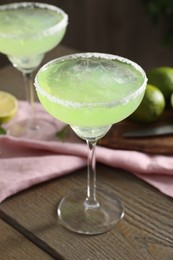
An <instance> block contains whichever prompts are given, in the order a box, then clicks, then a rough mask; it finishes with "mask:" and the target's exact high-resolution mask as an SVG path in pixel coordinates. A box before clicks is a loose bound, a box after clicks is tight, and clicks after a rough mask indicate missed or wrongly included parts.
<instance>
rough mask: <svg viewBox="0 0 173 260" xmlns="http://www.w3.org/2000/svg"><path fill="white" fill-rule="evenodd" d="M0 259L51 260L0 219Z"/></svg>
mask: <svg viewBox="0 0 173 260" xmlns="http://www.w3.org/2000/svg"><path fill="white" fill-rule="evenodd" d="M0 259H1V260H10V259H11V260H12V259H26V260H29V259H35V260H51V259H53V258H52V257H50V256H49V255H48V254H46V253H45V252H44V251H42V250H41V249H40V248H39V247H37V246H36V245H34V244H33V243H32V242H31V241H29V240H28V239H27V238H25V237H24V236H23V235H21V234H20V233H19V232H17V231H16V230H15V229H13V228H12V227H11V226H9V225H8V224H6V223H5V222H4V221H2V220H1V219H0Z"/></svg>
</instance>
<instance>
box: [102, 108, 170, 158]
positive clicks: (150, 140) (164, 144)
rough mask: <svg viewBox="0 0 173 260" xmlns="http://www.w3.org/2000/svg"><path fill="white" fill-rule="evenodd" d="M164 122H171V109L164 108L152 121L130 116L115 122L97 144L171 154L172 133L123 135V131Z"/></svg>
mask: <svg viewBox="0 0 173 260" xmlns="http://www.w3.org/2000/svg"><path fill="white" fill-rule="evenodd" d="M165 124H173V110H172V109H171V108H170V109H168V110H166V111H165V112H164V113H163V115H162V116H161V117H160V118H159V119H158V120H157V121H156V122H153V123H139V122H135V121H132V120H131V119H130V118H127V119H125V120H123V121H122V122H120V123H118V124H115V125H114V126H113V127H112V128H111V130H110V131H109V132H108V133H107V134H106V136H105V137H103V138H102V139H101V140H100V141H99V144H100V145H102V146H105V147H109V148H113V149H125V150H136V151H140V152H146V153H151V154H167V155H172V154H173V133H172V134H170V135H165V136H152V137H138V138H135V137H128V138H126V137H123V133H126V132H128V131H134V130H140V129H142V130H144V129H145V128H146V129H147V128H150V127H157V126H161V125H165Z"/></svg>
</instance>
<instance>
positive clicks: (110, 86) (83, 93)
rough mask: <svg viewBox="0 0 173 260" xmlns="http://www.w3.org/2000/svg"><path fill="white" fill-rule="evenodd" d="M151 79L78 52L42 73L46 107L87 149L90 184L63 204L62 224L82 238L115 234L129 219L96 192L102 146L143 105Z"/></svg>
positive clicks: (118, 62) (39, 80)
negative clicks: (98, 147) (99, 145)
mask: <svg viewBox="0 0 173 260" xmlns="http://www.w3.org/2000/svg"><path fill="white" fill-rule="evenodd" d="M146 84H147V78H146V75H145V72H144V71H143V69H142V68H141V67H140V66H139V65H137V64H136V63H134V62H132V61H130V60H128V59H125V58H122V57H119V56H115V55H110V54H101V53H79V54H73V55H68V56H65V57H61V58H58V59H55V60H53V61H50V62H49V63H47V64H45V65H44V66H43V67H42V68H41V69H40V70H39V72H38V73H37V75H36V78H35V86H36V91H37V94H38V97H39V99H40V102H41V103H42V105H43V107H44V108H45V109H46V110H47V111H48V113H50V114H51V115H52V116H54V117H55V118H57V119H59V120H61V121H63V122H65V123H67V124H69V125H70V126H71V128H72V129H73V131H74V132H75V133H76V134H77V135H78V136H79V137H80V138H82V139H84V140H86V142H87V145H88V170H87V185H86V189H85V190H77V191H74V192H71V193H70V194H69V195H67V196H66V197H64V198H62V200H61V201H60V203H59V205H58V208H57V214H58V217H59V220H60V223H61V224H62V225H63V226H65V227H66V228H68V229H70V230H71V231H74V232H77V233H81V234H89V235H93V234H100V233H103V232H106V231H108V230H110V229H111V228H112V227H113V226H114V225H115V224H116V223H117V222H118V221H119V220H120V219H122V217H123V216H124V209H123V205H122V202H121V200H120V199H119V198H118V197H117V196H116V195H115V192H113V191H111V189H109V187H107V188H106V190H99V189H97V187H96V168H95V164H96V161H95V148H96V143H97V141H98V140H99V139H100V138H102V137H103V136H104V135H105V134H106V133H107V132H108V131H109V129H110V127H111V126H112V124H114V123H117V122H119V121H121V120H123V119H124V118H126V117H127V116H129V115H130V114H131V113H133V112H134V111H135V110H136V108H137V107H138V106H139V104H140V102H141V101H142V98H143V95H144V92H145V88H146Z"/></svg>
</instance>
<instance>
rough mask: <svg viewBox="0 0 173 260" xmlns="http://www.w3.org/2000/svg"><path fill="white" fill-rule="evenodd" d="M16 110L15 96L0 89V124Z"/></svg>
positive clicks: (5, 121)
mask: <svg viewBox="0 0 173 260" xmlns="http://www.w3.org/2000/svg"><path fill="white" fill-rule="evenodd" d="M17 110H18V101H17V98H16V97H15V96H13V95H12V94H10V93H8V92H5V91H0V125H1V124H4V123H7V122H8V121H9V120H10V119H11V118H13V117H14V116H15V114H16V112H17Z"/></svg>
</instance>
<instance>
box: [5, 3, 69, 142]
mask: <svg viewBox="0 0 173 260" xmlns="http://www.w3.org/2000/svg"><path fill="white" fill-rule="evenodd" d="M6 11H7V12H8V14H7V13H4V12H6ZM19 11H20V12H21V13H19ZM36 11H37V12H38V13H40V16H42V15H43V13H44V15H45V18H42V19H43V20H39V18H38V13H37V14H35V13H36ZM16 12H18V13H17V15H16V14H15V13H16ZM22 16H23V17H22ZM31 19H32V22H31ZM28 21H30V22H31V23H29V22H28ZM17 22H18V24H17ZM15 24H17V25H16V27H15V28H14V26H15ZM67 24H68V15H67V14H66V13H65V12H64V11H63V10H61V9H60V8H58V7H56V6H53V5H49V4H45V3H37V2H21V3H11V4H6V5H1V6H0V52H1V53H3V54H6V55H7V57H8V58H9V60H10V61H11V63H12V64H13V66H14V67H16V68H17V69H18V70H19V71H21V72H22V75H23V78H24V83H25V87H26V99H27V101H28V104H29V107H30V113H29V115H28V118H27V119H26V120H23V121H19V122H16V123H14V124H12V125H11V126H9V127H8V129H7V133H8V134H9V135H12V136H15V137H27V138H31V139H39V138H40V137H44V133H45V128H46V129H49V131H51V130H50V129H53V130H54V128H55V126H54V125H52V123H50V122H48V121H45V120H44V119H41V118H37V117H36V115H35V113H34V87H33V78H32V75H33V71H34V70H35V69H36V68H37V67H38V66H39V65H40V64H41V62H42V60H43V58H44V55H45V53H46V52H48V51H50V50H51V49H53V48H54V47H55V46H57V45H58V44H59V42H60V41H61V40H62V38H63V37H64V34H65V31H66V27H67ZM37 26H40V28H39V29H37ZM42 131H43V133H42ZM55 132H56V129H55Z"/></svg>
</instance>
